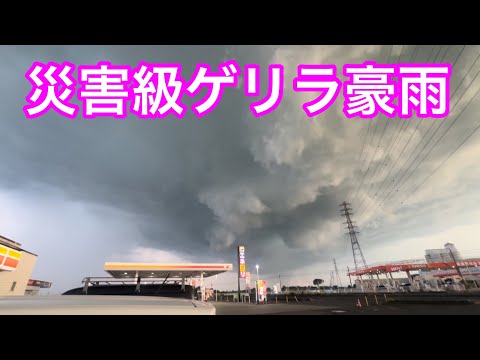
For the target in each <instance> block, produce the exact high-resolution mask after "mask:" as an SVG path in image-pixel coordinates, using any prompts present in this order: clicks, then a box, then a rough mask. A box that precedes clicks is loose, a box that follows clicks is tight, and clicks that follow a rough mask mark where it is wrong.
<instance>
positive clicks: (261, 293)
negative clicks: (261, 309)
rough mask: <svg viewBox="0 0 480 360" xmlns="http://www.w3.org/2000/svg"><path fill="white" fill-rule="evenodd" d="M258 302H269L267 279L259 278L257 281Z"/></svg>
mask: <svg viewBox="0 0 480 360" xmlns="http://www.w3.org/2000/svg"><path fill="white" fill-rule="evenodd" d="M257 291H258V302H259V303H263V302H267V282H266V281H265V280H258V282H257Z"/></svg>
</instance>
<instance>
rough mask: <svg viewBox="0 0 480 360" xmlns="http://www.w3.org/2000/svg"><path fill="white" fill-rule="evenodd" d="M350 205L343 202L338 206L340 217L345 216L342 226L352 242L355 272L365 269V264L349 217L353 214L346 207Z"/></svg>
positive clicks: (356, 232)
mask: <svg viewBox="0 0 480 360" xmlns="http://www.w3.org/2000/svg"><path fill="white" fill-rule="evenodd" d="M349 205H351V204H350V203H347V202H345V201H344V202H343V203H341V204H340V205H339V206H341V207H342V209H340V212H341V214H342V216H345V218H346V220H347V221H346V222H345V223H344V224H346V225H347V227H346V229H348V233H347V234H348V235H350V240H351V242H352V252H353V262H354V263H355V271H358V270H361V269H362V268H363V269H366V268H367V262H366V261H365V257H364V256H363V252H362V249H361V248H360V244H359V243H358V239H357V234H358V231H355V228H356V226H355V225H353V221H352V219H351V217H350V215H352V214H353V213H352V212H351V211H352V209H351V208H349V207H348V206H349Z"/></svg>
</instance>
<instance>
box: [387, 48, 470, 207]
mask: <svg viewBox="0 0 480 360" xmlns="http://www.w3.org/2000/svg"><path fill="white" fill-rule="evenodd" d="M479 57H480V54H479ZM478 75H480V70H479V71H478V72H477V75H475V77H474V79H473V80H472V82H471V83H470V84H469V85H468V87H467V88H466V89H465V91H464V93H463V94H462V96H461V97H460V98H459V100H458V101H457V102H456V103H455V106H456V105H457V104H458V103H459V102H460V100H461V99H462V98H463V97H464V96H465V94H466V93H467V92H468V89H469V88H470V86H472V84H473V83H474V82H475V80H476V78H477V77H478ZM479 91H480V88H479V90H477V92H476V93H475V95H474V96H472V97H471V98H470V100H469V101H468V102H467V104H466V105H465V106H464V107H463V109H462V110H461V111H460V113H459V114H458V115H457V117H456V118H455V119H454V120H453V121H452V122H451V123H450V126H449V127H448V128H447V130H446V131H445V132H444V133H443V134H442V135H441V136H440V137H439V138H438V139H437V141H436V142H435V143H434V145H433V146H432V147H431V148H430V150H429V151H428V152H427V153H426V155H425V156H424V157H423V158H422V160H421V161H420V162H419V163H417V165H416V166H415V168H414V169H413V170H412V172H411V173H410V175H409V176H408V177H407V178H406V179H405V181H403V182H401V181H402V179H403V178H404V177H405V175H406V174H407V172H408V170H409V169H410V168H411V167H412V165H413V164H414V163H415V161H416V160H417V159H418V157H419V156H420V154H421V153H422V152H423V150H424V149H425V148H426V146H427V145H428V144H429V143H430V141H431V140H432V139H433V137H434V136H435V134H436V133H437V132H438V130H440V128H441V127H442V125H443V124H444V123H445V121H444V122H442V123H441V124H440V125H439V126H438V127H437V129H436V130H435V132H434V133H433V134H432V136H431V137H430V138H429V140H428V141H427V143H426V144H425V145H424V146H423V148H422V150H420V152H419V153H418V155H417V156H416V157H415V159H414V160H413V161H412V163H411V164H410V166H409V167H408V168H407V169H406V170H405V172H404V173H403V175H402V177H401V178H400V180H399V181H398V182H397V184H398V185H397V186H398V187H397V192H398V190H399V189H400V188H401V187H402V186H403V184H405V182H406V181H407V180H408V179H409V178H410V177H411V176H412V174H413V173H414V172H415V170H416V169H417V168H418V167H419V166H420V165H421V164H422V163H423V162H424V161H425V159H426V158H427V156H428V155H429V154H430V153H431V152H432V150H433V149H434V148H435V147H436V146H437V144H438V143H439V142H440V140H441V139H442V138H443V137H444V136H445V134H446V133H447V132H448V131H449V130H450V129H451V128H452V126H453V125H454V124H455V123H456V122H457V120H458V119H459V118H460V117H461V115H462V114H463V112H464V111H465V109H466V108H467V107H468V106H469V105H470V103H471V101H472V100H473V99H474V98H475V96H476V95H477V94H478V92H479ZM455 106H454V108H455ZM452 110H453V109H452ZM448 117H449V116H447V118H448ZM393 190H394V188H392V190H391V191H390V193H389V194H388V195H387V198H386V200H388V199H389V198H390V197H391V193H392V191H393Z"/></svg>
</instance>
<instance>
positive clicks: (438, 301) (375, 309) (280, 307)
mask: <svg viewBox="0 0 480 360" xmlns="http://www.w3.org/2000/svg"><path fill="white" fill-rule="evenodd" d="M357 300H358V297H356V298H353V297H325V298H321V299H316V300H313V301H301V302H289V303H269V304H260V305H256V304H248V303H232V302H212V304H213V305H214V306H215V308H216V309H217V315H474V314H475V315H480V301H478V300H476V299H468V300H466V299H461V298H451V299H448V300H445V299H443V298H439V297H434V298H422V299H419V298H409V299H400V300H399V301H398V302H395V301H393V299H392V301H389V302H387V303H385V302H383V303H382V301H380V299H379V298H377V300H378V301H379V303H378V305H377V304H376V301H375V300H374V299H373V301H372V299H370V300H369V304H368V306H367V305H366V303H365V300H364V299H362V300H363V301H362V307H357V306H356V302H357Z"/></svg>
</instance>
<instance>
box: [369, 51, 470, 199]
mask: <svg viewBox="0 0 480 360" xmlns="http://www.w3.org/2000/svg"><path fill="white" fill-rule="evenodd" d="M464 49H465V47H463V48H462V50H461V51H460V52H459V53H458V55H457V57H456V60H455V62H454V64H453V66H452V68H453V67H454V66H455V65H456V64H457V62H458V59H459V58H460V55H461V53H462V52H463V50H464ZM477 60H478V57H477ZM477 60H475V61H474V63H473V64H475V62H476V61H477ZM442 61H443V60H442ZM473 64H472V66H471V67H470V69H469V70H468V71H467V73H466V74H465V76H464V77H463V79H462V81H461V82H460V83H459V84H458V85H457V87H456V89H455V91H454V93H453V94H452V96H451V97H450V100H451V99H453V97H454V96H455V94H456V93H457V91H458V89H459V88H460V85H461V84H462V83H463V82H464V81H465V79H466V78H467V76H468V74H469V72H470V70H471V69H472V67H473ZM477 76H478V74H477ZM470 85H471V83H470ZM467 90H468V88H467ZM467 90H465V92H464V93H463V94H462V96H461V97H460V98H459V99H458V100H457V102H456V103H455V104H454V106H453V107H452V109H451V111H453V109H454V108H455V107H456V106H457V104H458V103H459V102H460V100H461V99H462V97H463V96H464V95H465V93H466V91H467ZM437 120H439V119H438V118H437V119H434V120H433V121H432V122H431V124H430V126H429V128H428V130H427V132H426V134H425V136H424V137H423V138H422V139H421V140H420V141H419V142H418V143H417V145H416V147H415V149H414V150H413V151H412V152H411V154H410V156H409V157H408V159H407V160H406V161H405V162H404V163H405V164H407V163H408V161H409V160H410V159H411V157H412V156H413V154H414V153H415V152H416V150H417V149H418V147H419V146H420V145H421V143H422V142H423V140H424V139H425V138H426V137H427V135H428V133H429V132H430V129H431V128H432V127H433V125H434V124H435V121H437ZM440 126H441V124H440ZM437 131H438V128H437ZM435 133H436V132H435ZM433 135H434V134H433ZM433 135H432V136H433ZM431 139H432V137H430V139H429V140H428V141H427V143H426V144H425V146H424V147H423V148H422V150H420V152H419V153H418V155H417V157H416V158H415V159H414V160H413V162H412V163H411V164H410V166H409V167H408V168H407V170H406V171H408V170H409V169H410V167H411V165H412V164H413V163H414V162H415V160H416V159H417V158H418V156H419V155H420V154H421V152H422V151H423V150H424V149H425V147H426V146H427V145H428V143H429V142H430V140H431ZM392 169H393V167H392ZM392 169H391V170H392ZM401 171H402V169H401V168H400V169H399V171H398V172H397V173H396V175H395V176H394V178H393V180H392V182H391V183H390V184H389V185H387V187H385V188H383V185H384V184H382V188H383V191H382V192H381V193H380V195H379V198H378V199H377V200H376V202H377V203H379V204H380V207H381V206H382V204H381V203H382V202H384V201H385V200H386V199H387V198H388V197H389V195H390V194H391V190H393V189H394V188H395V179H396V178H397V176H398V175H399V174H400V172H401ZM404 174H405V173H404ZM404 174H403V175H402V178H403V176H404ZM387 176H388V175H387ZM399 181H400V180H399ZM397 184H398V181H397ZM389 190H390V191H389ZM384 194H386V195H385V197H384V196H383V195H384Z"/></svg>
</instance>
